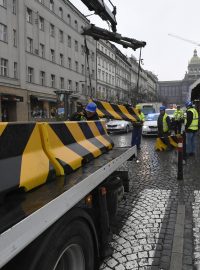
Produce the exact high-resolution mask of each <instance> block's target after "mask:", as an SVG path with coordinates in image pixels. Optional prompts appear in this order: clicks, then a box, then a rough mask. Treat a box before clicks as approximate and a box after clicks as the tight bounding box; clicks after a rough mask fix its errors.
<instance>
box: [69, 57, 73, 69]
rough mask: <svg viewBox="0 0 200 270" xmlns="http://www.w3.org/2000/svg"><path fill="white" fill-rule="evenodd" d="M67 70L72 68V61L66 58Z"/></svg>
mask: <svg viewBox="0 0 200 270" xmlns="http://www.w3.org/2000/svg"><path fill="white" fill-rule="evenodd" d="M68 68H69V69H71V68H72V59H71V58H70V57H68Z"/></svg>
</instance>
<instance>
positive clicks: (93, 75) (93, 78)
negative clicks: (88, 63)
mask: <svg viewBox="0 0 200 270" xmlns="http://www.w3.org/2000/svg"><path fill="white" fill-rule="evenodd" d="M94 74H95V73H94V70H92V78H93V79H94Z"/></svg>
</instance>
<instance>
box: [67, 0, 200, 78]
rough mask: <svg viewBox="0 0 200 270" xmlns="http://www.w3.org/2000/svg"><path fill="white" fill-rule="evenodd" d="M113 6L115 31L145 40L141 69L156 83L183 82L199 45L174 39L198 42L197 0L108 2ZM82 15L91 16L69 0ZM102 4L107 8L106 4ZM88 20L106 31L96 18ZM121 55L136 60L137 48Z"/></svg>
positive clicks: (199, 51)
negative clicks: (152, 76) (151, 74)
mask: <svg viewBox="0 0 200 270" xmlns="http://www.w3.org/2000/svg"><path fill="white" fill-rule="evenodd" d="M111 1H112V3H113V5H115V6H116V7H117V15H116V19H117V32H118V33H120V34H121V35H122V36H126V37H129V38H134V39H137V40H142V41H146V42H147V45H146V46H145V47H144V49H142V59H143V63H144V65H143V68H144V69H147V70H150V71H152V72H153V73H154V74H155V75H157V77H158V79H159V80H160V81H166V80H181V79H183V77H184V75H185V72H186V71H187V66H188V63H189V61H190V59H191V58H192V56H193V53H194V49H197V54H198V56H200V46H198V45H194V44H192V43H190V42H186V41H184V40H181V39H178V38H174V37H171V36H169V34H174V35H177V36H180V37H182V38H185V39H188V40H192V41H195V42H196V43H197V44H198V43H200V35H199V33H200V30H199V29H200V15H199V10H200V1H199V0H137V1H136V0H111ZM70 2H71V3H72V4H73V5H74V6H75V7H77V8H78V9H79V10H80V11H81V12H82V13H83V14H84V15H89V14H92V12H91V11H89V10H88V9H87V7H86V6H85V5H84V4H83V3H82V1H81V0H70ZM104 2H105V3H106V4H107V5H108V6H109V7H110V5H109V1H108V0H104ZM88 19H89V20H90V22H91V23H93V24H95V25H96V26H99V27H102V28H105V29H107V30H109V27H108V24H107V23H106V22H105V21H103V20H101V18H99V17H98V16H97V15H92V16H89V17H88ZM117 47H118V48H119V49H120V50H121V51H122V52H123V53H124V54H125V55H127V56H131V55H134V56H135V57H136V58H137V59H138V58H139V49H138V50H136V51H133V50H132V49H124V48H123V47H122V46H120V45H119V46H117Z"/></svg>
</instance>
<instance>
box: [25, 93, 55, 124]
mask: <svg viewBox="0 0 200 270" xmlns="http://www.w3.org/2000/svg"><path fill="white" fill-rule="evenodd" d="M56 108H57V100H56V98H55V99H54V98H49V97H41V96H35V95H31V96H30V116H31V120H36V119H46V120H47V119H54V118H55V117H56Z"/></svg>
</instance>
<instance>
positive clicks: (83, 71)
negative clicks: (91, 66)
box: [81, 65, 85, 74]
mask: <svg viewBox="0 0 200 270" xmlns="http://www.w3.org/2000/svg"><path fill="white" fill-rule="evenodd" d="M81 73H82V74H84V73H85V67H84V65H81Z"/></svg>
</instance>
